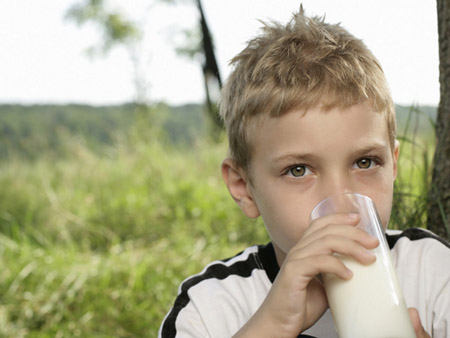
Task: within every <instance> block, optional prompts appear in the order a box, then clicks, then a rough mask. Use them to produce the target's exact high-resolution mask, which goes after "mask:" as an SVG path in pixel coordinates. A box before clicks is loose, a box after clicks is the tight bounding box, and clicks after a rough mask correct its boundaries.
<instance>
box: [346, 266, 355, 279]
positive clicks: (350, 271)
mask: <svg viewBox="0 0 450 338" xmlns="http://www.w3.org/2000/svg"><path fill="white" fill-rule="evenodd" d="M345 274H346V275H347V277H348V279H350V278H352V277H353V272H352V270H350V269H349V268H347V269H346V271H345Z"/></svg>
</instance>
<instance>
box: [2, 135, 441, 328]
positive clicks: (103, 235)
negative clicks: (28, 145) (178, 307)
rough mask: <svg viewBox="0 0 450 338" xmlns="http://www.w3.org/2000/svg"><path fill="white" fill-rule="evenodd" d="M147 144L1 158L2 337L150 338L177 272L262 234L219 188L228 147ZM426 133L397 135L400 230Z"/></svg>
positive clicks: (411, 208) (415, 205)
mask: <svg viewBox="0 0 450 338" xmlns="http://www.w3.org/2000/svg"><path fill="white" fill-rule="evenodd" d="M142 139H144V138H137V139H136V138H133V137H130V138H129V139H128V141H121V142H118V143H117V145H116V146H115V147H110V148H107V149H104V151H103V152H101V153H99V152H93V151H92V150H90V148H89V147H87V146H86V145H84V143H83V142H79V141H77V140H76V139H70V137H68V138H67V140H68V143H67V144H66V145H65V149H66V155H65V156H64V157H62V158H55V157H53V156H47V155H46V154H45V152H43V153H42V154H41V155H40V156H39V158H38V159H37V160H35V161H26V160H24V159H19V158H15V157H10V158H9V159H8V160H5V161H2V162H0V264H1V266H2V272H1V275H0V276H1V277H0V337H155V336H156V335H157V330H158V328H159V325H160V323H161V321H162V319H163V317H164V315H165V314H166V312H167V311H168V310H169V308H170V307H171V304H172V302H173V300H174V297H175V295H176V292H177V288H178V285H179V283H180V282H181V281H182V280H183V279H184V278H186V277H187V276H189V275H191V274H194V273H196V272H199V271H200V270H201V269H202V268H203V267H204V266H205V265H206V264H207V263H209V262H210V261H211V260H214V259H220V258H224V257H228V256H230V255H234V254H235V253H237V252H238V251H240V250H242V249H243V248H245V247H246V246H248V245H250V244H254V243H264V242H266V241H268V237H267V234H266V233H265V230H264V226H263V225H262V224H261V221H260V220H256V221H255V220H250V219H247V218H245V217H244V216H243V215H242V213H241V212H240V210H239V209H238V208H237V207H236V206H235V204H234V202H233V201H232V199H231V198H230V197H229V194H228V191H227V189H226V187H225V186H224V184H223V183H222V180H221V178H220V170H219V165H220V162H221V160H222V159H223V157H224V156H225V155H226V146H225V143H224V142H221V143H219V144H213V143H210V142H207V141H202V140H197V142H196V143H195V145H194V147H193V148H191V147H189V148H186V147H180V146H178V147H177V146H175V145H173V144H172V145H171V144H168V143H164V144H161V143H158V142H155V141H152V139H151V138H149V139H148V138H147V141H145V142H144V141H142ZM427 140H432V138H431V137H429V136H417V138H416V140H414V141H412V140H411V137H409V138H408V137H407V138H405V139H404V141H403V148H402V154H401V161H400V172H399V176H398V180H397V183H396V192H395V201H396V202H395V204H394V209H393V217H392V219H393V222H392V226H393V227H395V228H402V227H405V226H410V225H413V226H416V225H421V224H422V225H423V223H422V221H423V220H424V217H425V216H426V214H425V208H424V197H423V196H425V195H426V194H424V191H425V190H426V189H427V187H428V182H429V176H428V167H429V163H430V159H431V155H432V152H433V143H432V142H431V141H427ZM427 142H428V145H427ZM413 221H414V223H413Z"/></svg>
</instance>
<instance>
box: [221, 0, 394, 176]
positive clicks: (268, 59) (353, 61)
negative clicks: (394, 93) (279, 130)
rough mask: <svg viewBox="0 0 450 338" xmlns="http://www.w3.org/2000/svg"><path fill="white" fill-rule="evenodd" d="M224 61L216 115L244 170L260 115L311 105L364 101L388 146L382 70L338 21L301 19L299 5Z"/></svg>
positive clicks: (388, 102)
mask: <svg viewBox="0 0 450 338" xmlns="http://www.w3.org/2000/svg"><path fill="white" fill-rule="evenodd" d="M230 64H231V65H232V66H233V67H234V68H233V70H232V72H231V74H230V76H229V78H228V80H227V82H226V84H225V86H224V88H223V90H222V97H221V102H220V116H221V117H222V119H223V121H224V124H225V127H226V129H227V134H228V140H229V147H230V156H231V158H232V159H233V160H234V161H235V163H236V164H237V165H238V166H240V167H241V168H243V169H244V170H245V171H248V169H249V165H250V162H251V154H252V152H251V150H252V144H251V136H252V133H254V130H255V128H256V127H257V125H258V123H257V121H258V120H259V118H260V117H262V116H272V117H276V116H281V115H282V114H285V113H287V112H289V111H291V110H293V109H297V108H301V109H304V110H305V111H306V110H307V109H308V108H312V107H314V106H317V105H320V106H321V107H323V109H325V110H327V109H330V108H333V107H341V108H346V107H349V106H352V105H354V104H358V103H362V102H365V101H368V102H369V103H370V104H371V106H372V107H373V109H374V110H375V111H377V112H380V113H383V114H385V116H386V118H387V123H388V131H389V137H390V142H391V147H392V149H393V145H394V142H395V135H396V123H395V111H394V105H393V102H392V97H391V94H390V91H389V88H388V85H387V82H386V79H385V77H384V73H383V70H382V68H381V66H380V64H379V62H378V60H377V59H376V58H375V56H374V55H373V54H372V53H371V52H370V50H369V49H368V48H367V47H366V45H365V44H364V43H363V42H362V41H361V40H359V39H356V38H355V37H354V36H353V35H351V34H350V33H349V32H347V31H346V30H345V29H344V28H342V27H341V26H340V25H339V24H334V25H333V24H327V23H325V22H324V19H323V18H319V17H307V16H306V15H305V14H304V10H303V8H302V7H300V10H299V12H298V13H296V14H294V15H293V17H292V19H291V20H290V21H289V22H288V23H287V24H286V25H282V24H280V23H276V22H272V23H270V24H264V26H263V28H262V33H261V34H260V35H259V36H256V37H255V38H254V39H253V40H251V41H249V42H248V45H247V47H246V48H245V49H244V50H243V51H242V52H241V53H239V54H238V55H237V56H236V57H234V58H233V59H232V60H231V62H230Z"/></svg>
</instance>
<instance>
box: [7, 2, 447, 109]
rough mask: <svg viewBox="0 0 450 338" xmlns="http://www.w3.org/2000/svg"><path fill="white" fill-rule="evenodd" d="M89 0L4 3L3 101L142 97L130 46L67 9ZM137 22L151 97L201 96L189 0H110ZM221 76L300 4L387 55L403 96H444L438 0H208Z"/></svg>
mask: <svg viewBox="0 0 450 338" xmlns="http://www.w3.org/2000/svg"><path fill="white" fill-rule="evenodd" d="M82 1H85V0H58V1H55V0H40V1H30V0H14V1H1V2H0V48H1V50H0V51H1V52H0V103H21V104H36V103H37V104H44V103H86V104H92V105H105V104H120V103H124V102H130V101H132V100H133V99H134V98H135V97H136V86H135V85H134V80H135V76H134V74H135V69H136V67H134V65H135V64H136V63H133V62H132V60H131V58H130V54H129V53H128V51H127V49H126V48H124V47H115V48H113V49H112V50H111V51H110V52H109V53H108V54H107V55H106V56H96V57H90V56H89V55H88V54H87V53H86V50H87V49H88V48H89V47H92V46H96V45H99V43H100V42H101V41H102V38H101V35H100V32H99V30H98V29H97V27H95V26H94V25H90V24H88V25H85V26H82V27H79V26H77V25H76V24H75V23H74V22H72V21H69V20H67V19H66V18H65V14H66V12H67V10H68V9H69V8H70V7H71V6H72V5H73V4H75V3H80V2H82ZM105 1H106V2H107V3H108V5H109V6H111V8H117V9H120V10H122V11H123V12H124V13H125V14H126V15H128V16H129V17H130V18H133V19H134V20H137V22H139V27H141V29H142V31H143V38H142V41H141V43H140V44H139V51H140V52H139V53H138V55H139V63H138V64H139V68H138V69H139V73H140V74H141V75H143V76H142V78H144V79H145V83H146V84H147V86H146V88H147V91H146V94H147V97H148V99H149V100H150V101H154V102H156V101H165V102H167V103H169V104H174V105H180V104H184V103H193V102H202V101H203V100H204V96H205V91H204V88H203V79H202V73H201V66H200V63H199V61H198V60H192V59H188V58H187V57H183V56H180V55H177V54H176V52H175V47H176V46H179V45H181V44H182V43H183V41H184V40H183V39H184V38H183V37H184V35H183V34H182V31H183V30H185V29H190V28H192V27H194V25H195V24H196V23H197V21H198V13H197V9H196V7H195V6H194V5H192V2H189V0H179V4H178V5H177V6H174V5H169V4H162V3H157V1H156V0H130V1H120V0H105ZM202 3H203V6H204V11H205V15H206V19H207V21H208V24H209V26H210V30H211V32H212V35H213V38H214V42H215V49H216V57H217V60H218V63H219V69H220V72H221V76H222V77H223V78H224V79H226V77H227V75H228V74H229V72H230V67H229V65H228V63H229V60H230V59H231V58H232V57H233V56H234V55H236V54H237V53H239V52H240V51H241V50H242V49H243V48H244V47H245V43H246V42H247V41H248V40H250V39H251V38H252V37H253V36H255V34H257V33H258V31H259V29H260V27H261V22H260V21H259V20H262V21H270V20H275V21H279V22H286V21H288V20H289V19H290V17H291V15H292V13H293V12H295V11H297V10H298V8H299V5H300V3H302V4H303V7H304V9H305V11H306V14H307V15H319V16H325V18H326V21H327V22H330V23H338V22H340V23H341V25H342V26H343V27H345V28H346V29H348V30H349V31H350V32H351V33H352V34H353V35H355V36H356V37H358V38H360V39H362V40H363V41H364V42H365V43H366V45H367V46H368V47H369V49H371V50H372V52H373V53H374V54H375V56H376V57H377V58H378V59H379V61H380V63H381V65H382V67H383V69H384V72H385V74H386V78H387V80H388V83H389V85H390V88H391V91H392V96H393V98H394V102H395V103H397V104H403V105H407V104H420V105H437V104H438V103H439V57H438V35H437V15H436V3H435V1H423V0H395V1H391V0H339V1H336V0H303V1H300V0H295V1H294V0H283V1H276V0H203V2H202Z"/></svg>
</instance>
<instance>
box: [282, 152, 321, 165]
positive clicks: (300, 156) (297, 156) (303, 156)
mask: <svg viewBox="0 0 450 338" xmlns="http://www.w3.org/2000/svg"><path fill="white" fill-rule="evenodd" d="M318 158H319V156H317V155H314V154H312V153H293V154H285V155H281V156H279V157H276V158H274V162H277V163H278V162H283V161H313V160H315V159H318Z"/></svg>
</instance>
